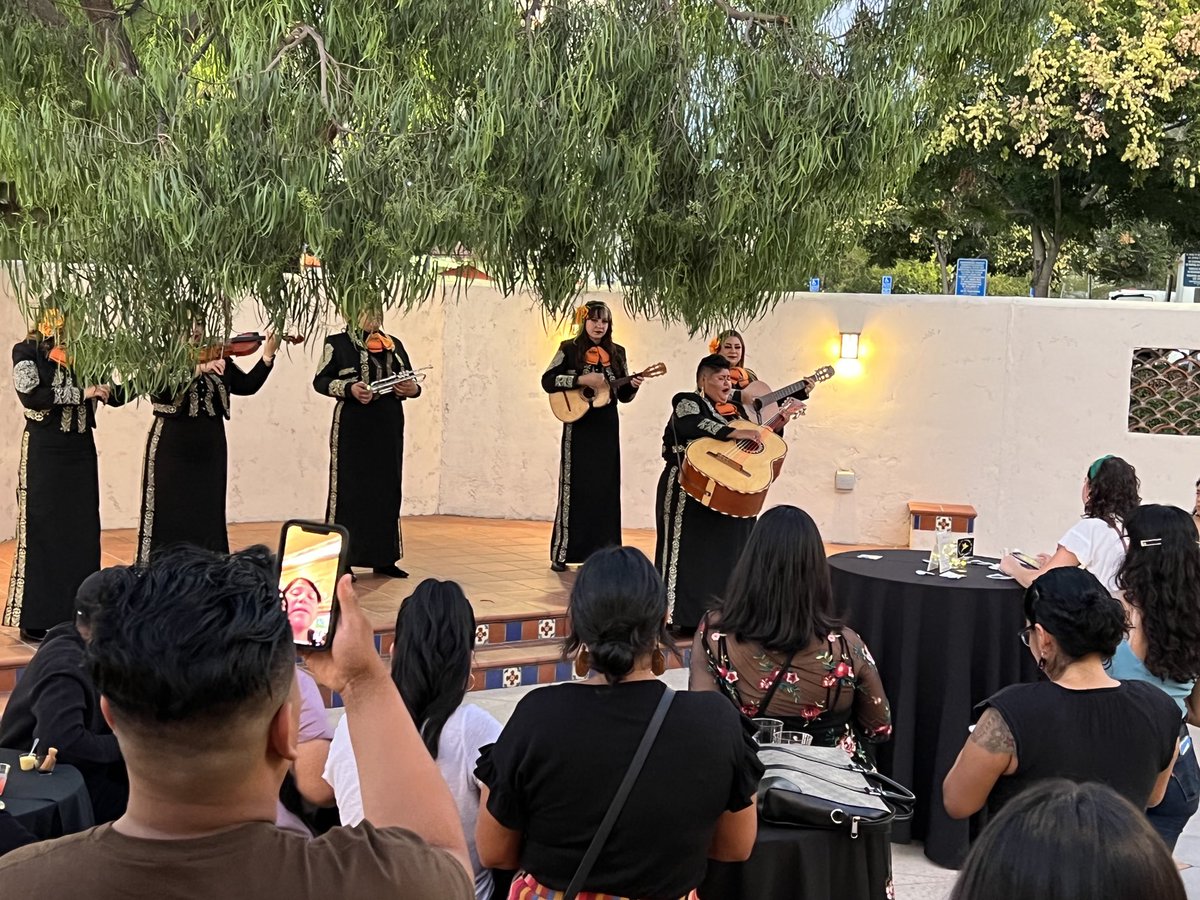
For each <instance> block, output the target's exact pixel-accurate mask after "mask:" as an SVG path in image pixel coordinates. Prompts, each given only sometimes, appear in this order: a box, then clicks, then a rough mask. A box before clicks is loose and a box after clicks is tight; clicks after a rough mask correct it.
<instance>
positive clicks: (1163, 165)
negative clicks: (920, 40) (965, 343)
mask: <svg viewBox="0 0 1200 900" xmlns="http://www.w3.org/2000/svg"><path fill="white" fill-rule="evenodd" d="M1198 116H1200V7H1198V6H1197V4H1196V0H1053V8H1052V12H1051V15H1050V19H1049V22H1048V24H1047V26H1046V27H1045V29H1044V34H1043V40H1042V42H1041V44H1040V46H1039V47H1038V48H1037V49H1036V50H1035V51H1034V52H1033V54H1032V56H1031V57H1030V58H1029V60H1028V62H1027V63H1025V64H1024V65H1023V66H1022V67H1021V68H1020V69H1018V70H1017V72H1016V73H1015V74H1013V75H1011V76H1005V75H1003V74H1000V73H995V72H982V73H980V75H979V77H978V80H977V84H976V89H975V90H974V91H973V92H972V93H971V94H970V95H969V97H968V98H967V99H966V100H964V101H963V102H962V103H961V104H960V105H959V107H958V109H957V110H955V111H954V112H953V113H952V114H951V115H950V116H948V117H947V119H946V122H945V125H944V127H943V129H942V131H941V134H940V136H939V139H938V140H937V142H936V143H935V145H934V152H935V153H937V154H941V155H944V156H946V157H948V158H949V159H951V160H954V159H957V160H960V161H961V162H962V164H963V165H964V166H970V168H971V169H972V170H973V171H974V173H975V175H976V188H977V193H976V198H975V199H976V202H978V203H979V204H981V205H988V204H991V205H993V206H994V207H995V208H997V209H999V210H1000V211H1001V212H1002V213H1003V214H1004V215H1006V216H1008V217H1011V218H1012V219H1013V220H1014V221H1018V222H1020V223H1022V224H1023V225H1024V226H1026V227H1027V228H1028V229H1029V232H1030V239H1031V244H1032V254H1031V263H1032V283H1033V286H1034V289H1035V291H1036V293H1037V294H1038V295H1039V296H1045V295H1046V294H1047V292H1048V289H1049V286H1050V280H1051V277H1052V275H1053V273H1054V269H1055V264H1056V261H1057V258H1058V255H1059V253H1060V252H1061V250H1062V248H1063V247H1064V245H1066V244H1067V243H1068V242H1070V241H1075V242H1078V243H1080V244H1083V245H1085V246H1086V245H1090V244H1091V242H1092V237H1093V235H1094V234H1095V233H1096V231H1097V230H1098V229H1101V228H1103V227H1105V226H1107V225H1108V224H1109V223H1110V222H1112V221H1113V220H1114V219H1122V218H1127V219H1137V218H1143V217H1150V218H1155V219H1157V220H1159V221H1166V222H1169V223H1170V225H1171V227H1172V229H1173V232H1174V233H1175V234H1176V236H1177V237H1178V236H1179V235H1183V234H1186V233H1191V234H1197V235H1200V231H1198V230H1197V216H1196V204H1195V188H1196V180H1197V175H1198V174H1200V130H1198V129H1197V125H1196V122H1197V117H1198Z"/></svg>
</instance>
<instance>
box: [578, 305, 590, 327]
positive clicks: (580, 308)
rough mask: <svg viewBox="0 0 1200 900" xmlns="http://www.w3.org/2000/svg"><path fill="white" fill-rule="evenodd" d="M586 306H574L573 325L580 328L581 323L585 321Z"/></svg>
mask: <svg viewBox="0 0 1200 900" xmlns="http://www.w3.org/2000/svg"><path fill="white" fill-rule="evenodd" d="M587 317H588V308H587V306H577V307H575V327H576V328H582V327H583V323H584V322H586V321H587Z"/></svg>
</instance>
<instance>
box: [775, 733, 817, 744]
mask: <svg viewBox="0 0 1200 900" xmlns="http://www.w3.org/2000/svg"><path fill="white" fill-rule="evenodd" d="M779 743H781V744H805V745H808V744H811V743H812V735H811V734H809V733H808V732H806V731H785V732H783V734H781V735H780V736H779Z"/></svg>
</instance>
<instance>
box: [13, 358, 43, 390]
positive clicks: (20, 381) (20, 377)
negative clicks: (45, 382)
mask: <svg viewBox="0 0 1200 900" xmlns="http://www.w3.org/2000/svg"><path fill="white" fill-rule="evenodd" d="M12 377H13V387H15V388H16V389H17V392H18V393H21V394H29V393H32V392H33V391H34V390H35V389H36V388H37V386H38V385H39V384H41V383H42V376H41V373H39V372H38V367H37V363H35V362H34V361H33V360H32V359H23V360H21V361H20V362H19V363H17V364H16V365H15V366H13V376H12Z"/></svg>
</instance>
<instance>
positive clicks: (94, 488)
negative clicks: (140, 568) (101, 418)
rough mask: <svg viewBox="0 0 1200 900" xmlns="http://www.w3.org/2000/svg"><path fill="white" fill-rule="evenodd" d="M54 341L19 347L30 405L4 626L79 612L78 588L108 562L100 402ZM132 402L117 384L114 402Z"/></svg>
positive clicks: (38, 623) (24, 397)
mask: <svg viewBox="0 0 1200 900" xmlns="http://www.w3.org/2000/svg"><path fill="white" fill-rule="evenodd" d="M52 349H54V341H53V340H47V341H42V342H40V343H37V342H35V341H22V342H21V343H19V344H17V345H16V346H15V347H13V354H12V356H13V387H15V388H16V390H17V396H18V397H19V398H20V400H21V405H22V406H24V407H25V431H24V433H23V434H22V435H21V456H20V460H21V461H20V467H19V469H18V472H17V547H16V552H15V554H14V556H13V568H12V577H11V578H10V579H9V584H8V600H7V602H6V603H5V606H4V615H3V617H2V618H0V624H4V625H8V626H10V627H14V628H15V627H20V628H23V629H25V630H26V631H37V630H42V629H48V628H53V627H54V626H55V625H58V624H61V623H63V622H69V621H71V620H72V619H73V618H74V616H75V592H76V590H78V588H79V585H80V583H81V582H82V581H83V579H85V578H86V577H87V576H88V575H91V574H92V573H93V572H95V571H96V570H98V569H99V568H100V483H99V477H98V475H97V472H96V443H95V441H94V440H93V437H92V429H94V428H95V427H96V403H97V402H98V401H96V400H84V399H83V392H84V386H83V385H81V384H80V383H79V382H78V381H77V380H76V378H75V373H74V372H72V371H71V370H70V369H69V368H67V367H64V366H59V365H58V364H57V363H55V362H54V361H53V360H51V359H50V356H49V354H50V351H51V350H52ZM124 402H125V394H124V392H123V391H122V390H121V388H119V387H117V388H114V389H113V390H112V392H111V394H110V396H109V401H108V405H109V406H120V405H121V404H122V403H124Z"/></svg>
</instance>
